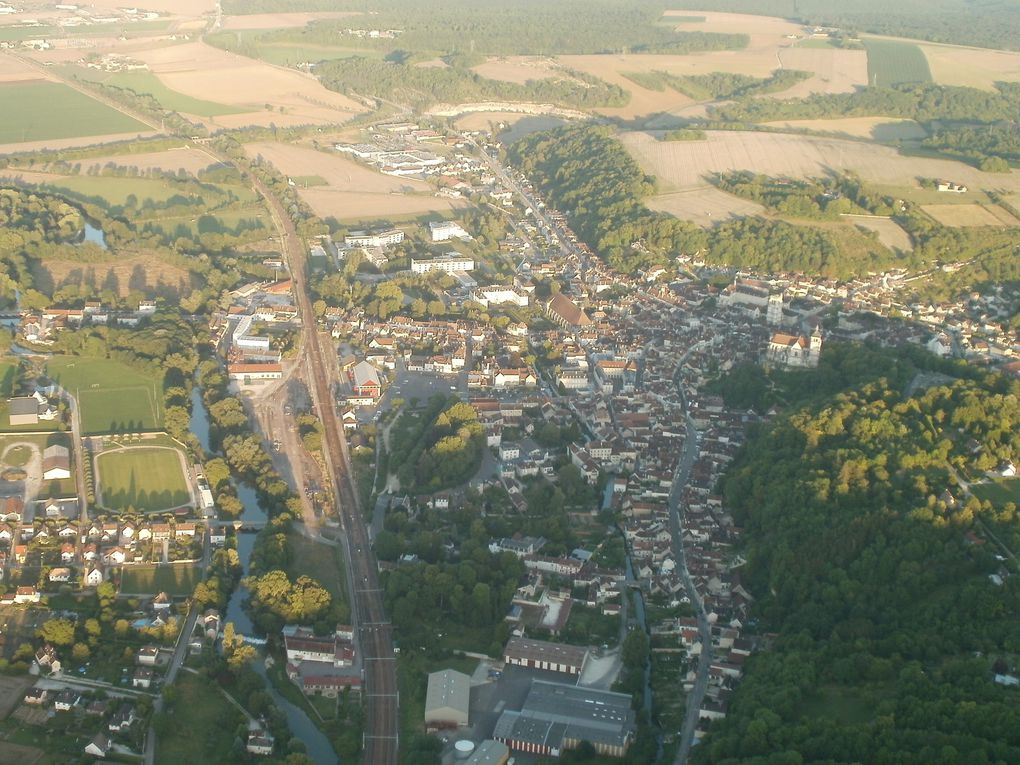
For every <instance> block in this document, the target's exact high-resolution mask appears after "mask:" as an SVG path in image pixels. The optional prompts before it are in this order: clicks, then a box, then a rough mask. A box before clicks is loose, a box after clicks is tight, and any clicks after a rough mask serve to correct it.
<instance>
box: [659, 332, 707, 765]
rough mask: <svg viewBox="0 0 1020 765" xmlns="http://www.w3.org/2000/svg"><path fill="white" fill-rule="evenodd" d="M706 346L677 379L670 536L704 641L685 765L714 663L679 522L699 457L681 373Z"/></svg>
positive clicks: (681, 752)
mask: <svg viewBox="0 0 1020 765" xmlns="http://www.w3.org/2000/svg"><path fill="white" fill-rule="evenodd" d="M703 344H704V343H697V344H696V345H694V346H692V347H691V348H690V350H688V351H687V353H686V354H684V355H683V356H682V357H681V359H680V361H679V363H678V364H677V368H676V376H675V378H674V380H675V382H676V388H677V392H678V393H679V395H680V403H681V406H683V408H684V417H685V418H686V424H687V433H686V437H685V438H684V452H683V455H682V456H681V457H680V462H679V463H678V464H677V468H676V474H675V475H674V476H673V486H672V488H671V489H670V492H669V525H670V533H671V534H672V536H673V552H674V554H675V555H676V560H677V564H678V567H679V570H680V573H681V575H682V577H683V580H684V587H685V588H686V590H687V595H688V597H689V598H690V599H691V604H692V605H693V606H694V610H695V613H696V615H697V618H698V632H699V636H700V639H701V654H700V656H699V657H698V672H697V676H696V679H695V681H694V687H693V688H692V689H691V692H690V693H688V694H687V702H686V703H687V714H686V716H685V717H684V727H683V728H682V729H681V731H680V747H679V748H678V749H677V753H676V760H675V763H676V765H684V763H686V762H687V758H688V756H689V755H690V752H691V746H692V744H693V742H694V731H695V729H696V728H697V727H698V718H699V711H700V709H701V702H702V701H703V700H704V698H705V691H706V690H707V689H708V670H709V667H710V665H711V664H712V628H711V626H710V625H709V623H708V615H707V614H706V613H705V608H704V606H703V605H702V602H701V598H700V597H699V596H698V591H697V589H696V588H695V587H694V582H693V580H692V579H691V574H690V571H689V570H688V569H687V558H686V557H685V556H684V546H683V537H682V533H683V527H682V524H681V522H680V521H681V518H680V497H681V495H682V493H683V489H684V487H685V486H686V485H687V480H688V479H689V478H690V474H691V468H692V467H693V466H694V462H695V460H696V459H697V458H698V450H699V444H698V441H699V436H698V430H697V428H696V427H695V426H694V420H692V419H691V416H690V414H689V413H687V398H686V396H685V395H684V390H683V383H682V381H681V376H680V370H681V368H682V367H683V362H684V361H685V360H686V358H687V356H688V354H690V353H691V351H693V350H695V349H696V348H699V347H700V346H701V345H703Z"/></svg>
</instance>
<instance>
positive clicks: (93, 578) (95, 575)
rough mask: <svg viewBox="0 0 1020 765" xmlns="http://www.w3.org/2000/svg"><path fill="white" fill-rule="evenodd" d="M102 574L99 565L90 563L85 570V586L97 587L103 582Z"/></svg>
mask: <svg viewBox="0 0 1020 765" xmlns="http://www.w3.org/2000/svg"><path fill="white" fill-rule="evenodd" d="M103 579H104V575H103V569H102V567H101V566H97V565H92V566H90V567H89V568H88V569H86V571H85V586H86V587H98V586H99V585H101V584H102V583H103Z"/></svg>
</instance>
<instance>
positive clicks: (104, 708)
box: [85, 699, 110, 717]
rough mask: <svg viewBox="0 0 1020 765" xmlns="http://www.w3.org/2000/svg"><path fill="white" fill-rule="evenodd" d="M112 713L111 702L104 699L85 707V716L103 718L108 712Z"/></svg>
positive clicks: (91, 702)
mask: <svg viewBox="0 0 1020 765" xmlns="http://www.w3.org/2000/svg"><path fill="white" fill-rule="evenodd" d="M109 711H110V702H108V701H104V700H102V699H96V700H95V701H90V702H89V703H88V705H87V706H86V707H85V714H87V715H90V716H92V717H103V716H104V715H105V714H106V713H107V712H109Z"/></svg>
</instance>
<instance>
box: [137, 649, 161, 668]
mask: <svg viewBox="0 0 1020 765" xmlns="http://www.w3.org/2000/svg"><path fill="white" fill-rule="evenodd" d="M135 661H137V662H138V663H139V664H141V665H142V666H143V667H155V666H156V664H157V663H158V662H159V647H158V646H154V645H146V646H142V647H141V648H139V649H138V653H137V654H135Z"/></svg>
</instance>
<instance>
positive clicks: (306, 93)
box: [135, 42, 364, 126]
mask: <svg viewBox="0 0 1020 765" xmlns="http://www.w3.org/2000/svg"><path fill="white" fill-rule="evenodd" d="M135 55H137V56H138V58H140V59H141V60H143V61H144V62H145V63H147V64H149V66H150V68H151V70H152V73H153V74H154V75H155V76H157V77H158V78H159V79H160V80H161V81H162V82H163V84H165V85H166V87H168V88H170V89H171V90H173V91H176V92H178V93H182V94H184V95H185V96H189V97H191V98H196V99H200V100H203V101H212V102H214V103H219V104H226V105H230V106H239V107H245V108H246V109H248V110H250V111H251V110H254V112H255V113H254V114H238V115H224V116H220V117H215V118H213V121H214V124H217V125H227V126H230V125H240V124H269V122H276V124H278V125H280V124H283V123H284V122H287V121H290V122H291V123H292V124H293V123H294V122H303V123H306V124H307V123H322V122H342V121H344V120H346V119H348V118H349V117H351V116H352V115H353V114H355V113H357V112H361V111H364V109H363V107H362V106H361V105H360V104H358V103H357V102H355V101H352V100H351V99H349V98H347V97H346V96H342V95H340V94H339V93H334V92H332V91H330V90H327V89H326V88H325V87H323V86H322V85H321V84H320V83H319V81H318V80H316V79H315V78H314V77H313V76H312V75H310V74H305V73H302V72H297V71H293V70H288V69H281V68H279V67H275V66H271V65H269V64H266V63H264V62H260V61H255V60H253V59H250V58H245V57H244V56H238V55H235V54H233V53H227V52H225V51H222V50H219V49H217V48H213V47H212V46H210V45H206V44H205V43H201V42H191V43H186V44H184V45H171V46H167V47H163V48H154V49H151V50H145V51H138V52H137V53H136V54H135ZM267 106H268V107H270V108H269V109H267V108H266V107H267Z"/></svg>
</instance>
